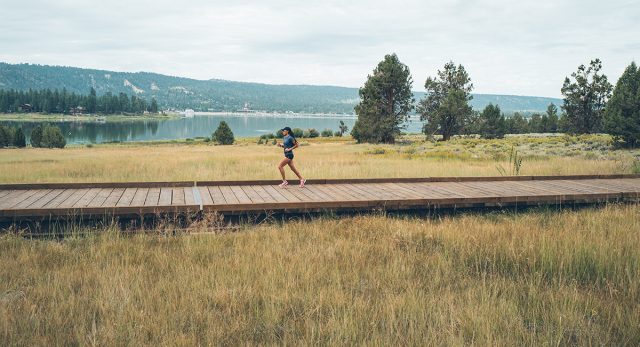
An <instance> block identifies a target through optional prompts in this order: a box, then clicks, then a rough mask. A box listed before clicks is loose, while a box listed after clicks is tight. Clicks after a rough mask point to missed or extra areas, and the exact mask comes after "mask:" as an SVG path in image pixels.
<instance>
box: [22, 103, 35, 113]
mask: <svg viewBox="0 0 640 347" xmlns="http://www.w3.org/2000/svg"><path fill="white" fill-rule="evenodd" d="M32 110H33V106H31V104H22V105H20V111H22V112H31V111H32Z"/></svg>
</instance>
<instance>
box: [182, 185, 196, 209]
mask: <svg viewBox="0 0 640 347" xmlns="http://www.w3.org/2000/svg"><path fill="white" fill-rule="evenodd" d="M183 190H184V204H185V205H198V204H199V203H197V202H196V197H195V196H194V195H193V187H184V188H183Z"/></svg>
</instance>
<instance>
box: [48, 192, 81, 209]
mask: <svg viewBox="0 0 640 347" xmlns="http://www.w3.org/2000/svg"><path fill="white" fill-rule="evenodd" d="M75 191H76V190H75V189H63V191H62V193H60V195H58V196H56V197H55V198H53V200H51V201H49V202H48V203H46V204H45V205H43V206H42V208H46V209H51V208H56V207H57V206H58V205H60V203H62V202H63V201H65V200H66V199H67V198H69V196H71V195H72V194H73V193H74V192H75Z"/></svg>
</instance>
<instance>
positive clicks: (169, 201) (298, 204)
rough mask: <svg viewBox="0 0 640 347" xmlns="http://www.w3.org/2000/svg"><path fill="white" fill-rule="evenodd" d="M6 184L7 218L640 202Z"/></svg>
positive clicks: (632, 183)
mask: <svg viewBox="0 0 640 347" xmlns="http://www.w3.org/2000/svg"><path fill="white" fill-rule="evenodd" d="M294 182H295V181H292V182H291V185H289V186H288V187H286V188H280V187H278V185H277V184H278V183H279V181H222V182H220V181H210V182H125V183H75V184H60V183H56V184H4V185H0V218H1V219H3V220H18V219H28V218H42V217H45V218H46V217H55V216H62V217H68V216H72V217H73V216H76V217H79V216H86V217H100V216H109V215H141V214H157V213H180V212H198V211H219V212H222V213H227V214H238V213H248V212H284V213H287V212H313V211H324V210H371V209H381V208H382V209H387V210H396V209H422V208H424V209H435V208H450V207H482V206H510V205H544V204H546V205H557V204H568V203H597V202H605V201H638V200H640V175H612V176H601V175H596V176H517V177H449V178H442V177H429V178H405V179H342V180H315V181H313V180H309V181H308V183H307V186H306V187H305V188H299V187H298V186H297V185H294V184H293V183H294Z"/></svg>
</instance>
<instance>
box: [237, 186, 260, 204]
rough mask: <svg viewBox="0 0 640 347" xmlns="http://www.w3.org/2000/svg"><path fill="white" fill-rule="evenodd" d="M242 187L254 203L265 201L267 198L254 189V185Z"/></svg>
mask: <svg viewBox="0 0 640 347" xmlns="http://www.w3.org/2000/svg"><path fill="white" fill-rule="evenodd" d="M240 189H242V191H243V192H244V193H245V194H246V195H247V196H248V197H249V199H251V202H252V203H258V204H261V203H264V202H265V200H264V199H263V198H262V197H261V196H260V194H258V192H256V191H255V189H253V186H240Z"/></svg>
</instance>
